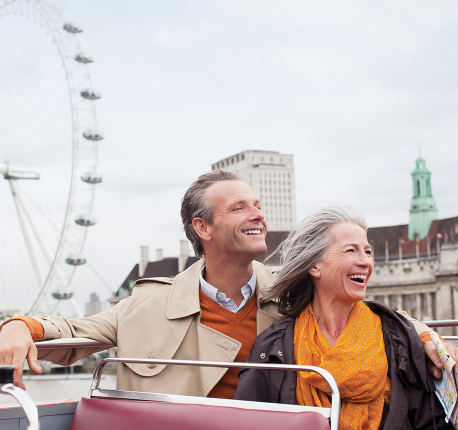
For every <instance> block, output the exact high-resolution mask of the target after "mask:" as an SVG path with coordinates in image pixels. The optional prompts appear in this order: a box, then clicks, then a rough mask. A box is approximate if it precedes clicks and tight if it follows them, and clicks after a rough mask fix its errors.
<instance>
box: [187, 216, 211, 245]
mask: <svg viewBox="0 0 458 430" xmlns="http://www.w3.org/2000/svg"><path fill="white" fill-rule="evenodd" d="M192 226H193V227H194V231H195V232H196V233H197V236H199V238H200V239H201V240H203V241H205V242H208V241H210V239H211V235H210V229H209V224H208V221H207V220H205V219H203V218H194V219H193V220H192Z"/></svg>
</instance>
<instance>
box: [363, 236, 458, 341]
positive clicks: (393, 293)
mask: <svg viewBox="0 0 458 430" xmlns="http://www.w3.org/2000/svg"><path fill="white" fill-rule="evenodd" d="M367 295H368V296H371V297H373V298H374V299H376V300H381V301H384V302H385V303H387V304H388V305H389V306H391V307H392V308H393V309H396V310H405V311H406V312H408V313H409V314H410V315H412V316H413V317H415V318H417V319H419V320H423V321H425V320H426V321H427V320H432V319H438V320H443V319H458V243H456V242H453V243H446V244H443V245H442V246H441V248H440V251H439V253H436V255H432V256H429V257H428V256H423V257H419V258H410V259H404V260H401V259H397V260H388V261H378V262H376V265H375V268H374V273H373V275H372V277H371V279H370V281H369V285H368V288H367ZM439 331H440V333H441V334H442V335H447V336H450V335H455V334H456V335H458V329H457V328H442V329H440V330H439Z"/></svg>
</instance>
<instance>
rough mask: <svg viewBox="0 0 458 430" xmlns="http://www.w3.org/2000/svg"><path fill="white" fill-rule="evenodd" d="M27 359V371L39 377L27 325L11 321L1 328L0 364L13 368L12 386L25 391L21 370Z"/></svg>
mask: <svg viewBox="0 0 458 430" xmlns="http://www.w3.org/2000/svg"><path fill="white" fill-rule="evenodd" d="M26 359H27V362H28V364H29V369H30V370H31V371H32V372H33V373H35V374H36V375H39V374H40V373H41V370H40V368H39V367H38V360H37V348H36V346H35V344H34V343H33V340H32V336H31V335H30V332H29V329H28V328H27V325H26V324H25V323H24V322H23V321H20V320H15V321H11V322H9V323H7V324H5V325H3V326H2V327H1V331H0V364H11V365H12V366H14V385H16V386H18V387H21V388H22V389H24V390H25V389H26V388H25V385H24V384H23V383H22V370H23V368H24V362H25V360H26Z"/></svg>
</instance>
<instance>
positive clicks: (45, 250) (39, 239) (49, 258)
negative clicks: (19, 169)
mask: <svg viewBox="0 0 458 430" xmlns="http://www.w3.org/2000/svg"><path fill="white" fill-rule="evenodd" d="M10 186H11V189H12V190H13V195H14V197H15V199H16V201H17V202H18V203H19V205H20V206H21V208H22V212H23V213H24V214H25V216H26V218H27V221H28V222H29V225H30V227H31V228H32V231H33V234H34V235H35V238H36V239H37V242H38V244H39V245H40V248H41V250H42V251H43V255H44V256H45V258H46V260H47V262H48V264H49V265H51V264H52V261H53V258H52V255H51V252H50V251H49V248H48V246H47V245H46V243H45V241H44V240H43V237H42V236H41V234H40V232H39V230H38V229H37V226H36V225H35V222H34V221H33V218H32V217H31V216H30V212H29V211H28V209H27V206H26V205H25V204H24V200H23V199H22V197H21V193H20V192H19V189H18V188H17V186H16V183H13V181H12V180H10Z"/></svg>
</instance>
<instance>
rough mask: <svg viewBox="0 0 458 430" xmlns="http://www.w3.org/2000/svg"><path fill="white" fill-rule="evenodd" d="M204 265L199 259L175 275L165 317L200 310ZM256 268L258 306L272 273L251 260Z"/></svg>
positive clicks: (169, 317) (269, 284)
mask: <svg viewBox="0 0 458 430" xmlns="http://www.w3.org/2000/svg"><path fill="white" fill-rule="evenodd" d="M204 265H205V259H203V258H202V259H200V260H199V261H197V262H196V263H194V264H193V265H192V266H191V267H189V268H188V269H186V270H185V271H184V272H182V273H180V274H179V275H177V276H176V277H175V279H174V281H173V283H172V289H171V292H170V295H169V299H168V303H167V314H166V316H167V318H168V319H178V318H184V317H187V316H189V315H192V314H195V313H198V312H200V311H201V310H200V300H199V289H200V285H199V281H200V278H199V275H200V272H201V270H202V268H203V267H204ZM253 265H254V268H255V270H256V292H255V294H256V300H257V303H258V308H259V307H260V303H261V300H262V292H263V290H265V289H266V288H268V287H270V286H271V285H272V273H271V272H270V271H269V269H267V267H265V266H264V265H263V264H261V263H259V262H257V261H253Z"/></svg>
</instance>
